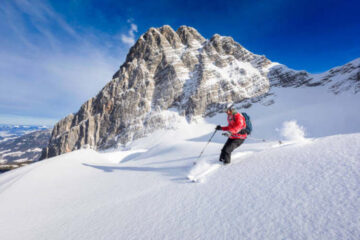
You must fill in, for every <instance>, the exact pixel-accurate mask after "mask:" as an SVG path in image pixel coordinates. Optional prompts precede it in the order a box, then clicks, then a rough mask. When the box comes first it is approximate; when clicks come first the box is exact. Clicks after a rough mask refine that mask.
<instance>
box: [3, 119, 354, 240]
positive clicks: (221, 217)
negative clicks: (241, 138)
mask: <svg viewBox="0 0 360 240" xmlns="http://www.w3.org/2000/svg"><path fill="white" fill-rule="evenodd" d="M222 117H224V116H219V117H218V119H216V118H215V119H212V120H209V121H204V122H199V123H198V124H191V125H186V124H184V125H183V126H182V127H181V129H179V130H170V131H158V132H156V133H155V134H154V135H152V136H149V137H148V138H144V139H140V140H139V141H136V142H134V143H133V144H132V145H131V147H128V148H127V149H126V150H124V151H119V150H117V151H115V150H113V151H107V152H103V153H98V152H95V151H93V150H90V149H86V150H79V151H75V152H72V153H68V154H63V155H61V156H58V157H55V158H51V159H48V160H45V161H42V162H38V163H35V164H32V165H29V166H26V167H23V168H20V169H17V170H14V171H11V172H8V173H5V174H2V175H1V176H0V216H1V217H0V233H1V236H2V237H1V238H2V239H37V240H38V239H87V240H89V239H359V238H360V229H359V226H360V218H359V216H360V214H359V206H360V188H359V186H360V148H359V146H360V133H356V134H347V135H335V136H330V137H324V138H313V139H305V140H306V141H292V142H287V141H283V143H282V144H279V143H278V142H277V141H273V142H260V143H245V144H244V145H243V146H241V147H240V148H239V149H237V150H236V151H235V152H234V153H233V159H232V163H231V164H230V165H228V166H221V167H220V168H218V169H217V170H216V171H213V172H212V173H211V174H209V175H207V176H205V177H204V179H203V180H202V181H201V182H200V183H193V182H191V181H190V180H189V179H188V178H187V176H188V175H189V173H190V172H191V171H193V170H194V168H196V167H199V166H200V165H201V164H199V165H198V164H197V165H195V166H194V165H193V162H194V161H199V162H200V163H201V162H202V163H206V164H203V166H206V165H212V164H215V163H216V162H217V159H218V155H219V153H220V150H221V148H222V145H223V143H224V142H225V140H226V139H225V138H224V137H223V136H221V134H220V133H216V135H215V137H214V139H213V141H212V142H211V143H210V144H209V145H208V147H207V148H206V151H205V153H204V154H203V157H202V158H201V159H200V160H198V159H197V157H198V155H199V153H200V151H201V149H202V148H203V147H204V146H205V145H206V142H207V141H208V139H209V137H210V136H211V134H212V132H213V126H214V124H213V122H212V121H220V119H221V118H222ZM204 169H205V168H204Z"/></svg>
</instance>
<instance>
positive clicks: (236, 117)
mask: <svg viewBox="0 0 360 240" xmlns="http://www.w3.org/2000/svg"><path fill="white" fill-rule="evenodd" d="M227 120H228V123H229V125H228V126H227V127H221V129H222V130H223V131H229V132H230V133H231V136H230V138H231V139H246V137H247V134H246V133H245V134H240V133H238V132H240V130H241V129H244V128H246V121H245V118H244V116H243V115H242V114H241V113H234V114H231V115H228V119H227Z"/></svg>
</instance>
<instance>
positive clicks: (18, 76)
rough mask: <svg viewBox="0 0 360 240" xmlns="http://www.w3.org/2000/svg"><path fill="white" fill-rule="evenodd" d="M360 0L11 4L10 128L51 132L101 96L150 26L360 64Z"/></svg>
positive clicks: (3, 46) (4, 75) (26, 0)
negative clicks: (183, 27)
mask: <svg viewBox="0 0 360 240" xmlns="http://www.w3.org/2000/svg"><path fill="white" fill-rule="evenodd" d="M358 9H360V3H359V1H355V0H350V1H346V0H345V1H339V0H338V1H335V0H328V1H314V0H312V1H309V0H302V1H300V0H293V1H285V0H273V1H256V0H246V1H227V0H222V1H195V0H192V1H188V0H185V1H184V0H181V1H180V0H174V1H165V0H161V1H155V0H152V1H128V0H125V1H115V0H103V1H92V0H69V1H54V0H47V1H46V0H3V1H2V2H1V4H0V34H1V38H0V84H1V85H0V86H1V88H0V123H14V124H22V123H23V124H40V125H42V124H48V125H51V124H53V123H55V122H56V121H57V120H59V119H61V118H63V117H64V116H66V115H68V114H69V113H71V112H76V111H77V110H78V109H79V107H80V105H81V104H82V103H84V102H85V101H86V100H88V99H89V98H91V97H92V96H94V95H96V94H97V93H98V92H99V91H100V90H101V88H102V87H103V86H104V85H105V84H106V83H107V82H108V81H110V80H111V76H112V74H113V73H114V72H115V71H116V70H117V69H118V68H119V66H120V65H121V64H122V63H123V61H124V59H125V57H126V54H127V52H128V50H129V48H130V46H131V45H132V44H133V43H134V41H136V39H137V38H138V37H139V36H140V35H141V34H142V33H144V32H145V31H146V30H147V29H148V28H150V27H160V26H162V25H165V24H168V25H170V26H171V27H172V28H174V29H175V30H176V29H177V28H178V27H179V26H181V25H188V26H192V27H194V28H196V29H197V30H198V31H199V33H200V34H202V35H203V36H204V37H205V38H211V36H212V35H213V34H215V33H218V34H220V35H225V36H231V37H233V38H234V40H235V41H237V42H239V43H240V44H242V45H243V46H244V47H245V48H247V49H248V50H250V51H252V52H253V53H256V54H263V55H266V56H267V57H268V58H269V59H270V60H272V61H276V62H280V63H283V64H285V65H287V66H289V67H291V68H293V69H297V70H306V71H309V72H312V73H319V72H323V71H326V70H328V69H330V68H332V67H335V66H338V65H343V64H345V63H347V62H349V61H351V60H353V59H355V58H358V57H360V44H359V43H360V17H359V16H360V14H359V13H358Z"/></svg>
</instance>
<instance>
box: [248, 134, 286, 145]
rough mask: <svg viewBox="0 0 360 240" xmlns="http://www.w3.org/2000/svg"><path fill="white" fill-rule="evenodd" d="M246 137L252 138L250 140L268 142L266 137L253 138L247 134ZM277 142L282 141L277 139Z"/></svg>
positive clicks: (280, 142)
mask: <svg viewBox="0 0 360 240" xmlns="http://www.w3.org/2000/svg"><path fill="white" fill-rule="evenodd" d="M248 138H250V139H252V140H256V141H263V142H268V141H269V140H266V139H261V138H254V137H250V136H248ZM278 143H279V144H282V141H281V140H278Z"/></svg>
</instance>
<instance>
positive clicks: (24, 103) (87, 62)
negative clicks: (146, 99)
mask: <svg viewBox="0 0 360 240" xmlns="http://www.w3.org/2000/svg"><path fill="white" fill-rule="evenodd" d="M29 26H30V28H29ZM29 29H30V30H29ZM34 29H36V31H34ZM136 31H137V26H136V25H135V24H131V30H130V31H129V34H130V33H131V34H132V35H131V34H130V35H129V36H132V37H134V32H136ZM84 32H85V33H84ZM0 35H2V36H6V37H1V38H0V52H1V54H0V85H1V87H0V114H3V115H4V114H8V115H11V114H12V115H13V116H19V115H23V116H28V117H33V118H44V119H45V118H50V119H60V118H62V117H65V116H66V115H67V114H69V113H71V112H75V111H77V110H78V109H79V108H80V105H81V104H83V103H84V102H85V101H86V100H88V99H89V98H91V97H93V96H95V95H96V94H97V93H98V92H99V91H100V90H101V88H102V87H103V86H104V85H105V84H106V83H107V82H109V81H110V80H111V78H112V75H113V74H114V73H115V72H116V71H117V70H118V68H119V66H120V65H121V64H122V62H123V60H124V59H125V56H126V52H127V51H128V46H127V45H125V44H124V45H120V46H119V45H118V42H117V41H116V39H114V37H113V36H109V35H106V34H105V33H103V34H99V33H97V34H93V33H92V32H89V31H87V32H86V31H84V29H82V31H81V33H80V32H79V31H76V30H75V29H74V28H73V27H72V26H71V25H69V24H68V23H67V22H66V21H65V20H64V19H63V18H62V16H60V15H59V14H58V13H56V12H55V11H54V10H53V9H52V8H51V7H50V6H48V5H45V4H44V2H43V1H36V0H35V1H31V3H30V1H28V0H21V1H20V0H14V1H5V2H4V4H3V3H2V4H0ZM0 120H4V118H2V119H1V118H0Z"/></svg>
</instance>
